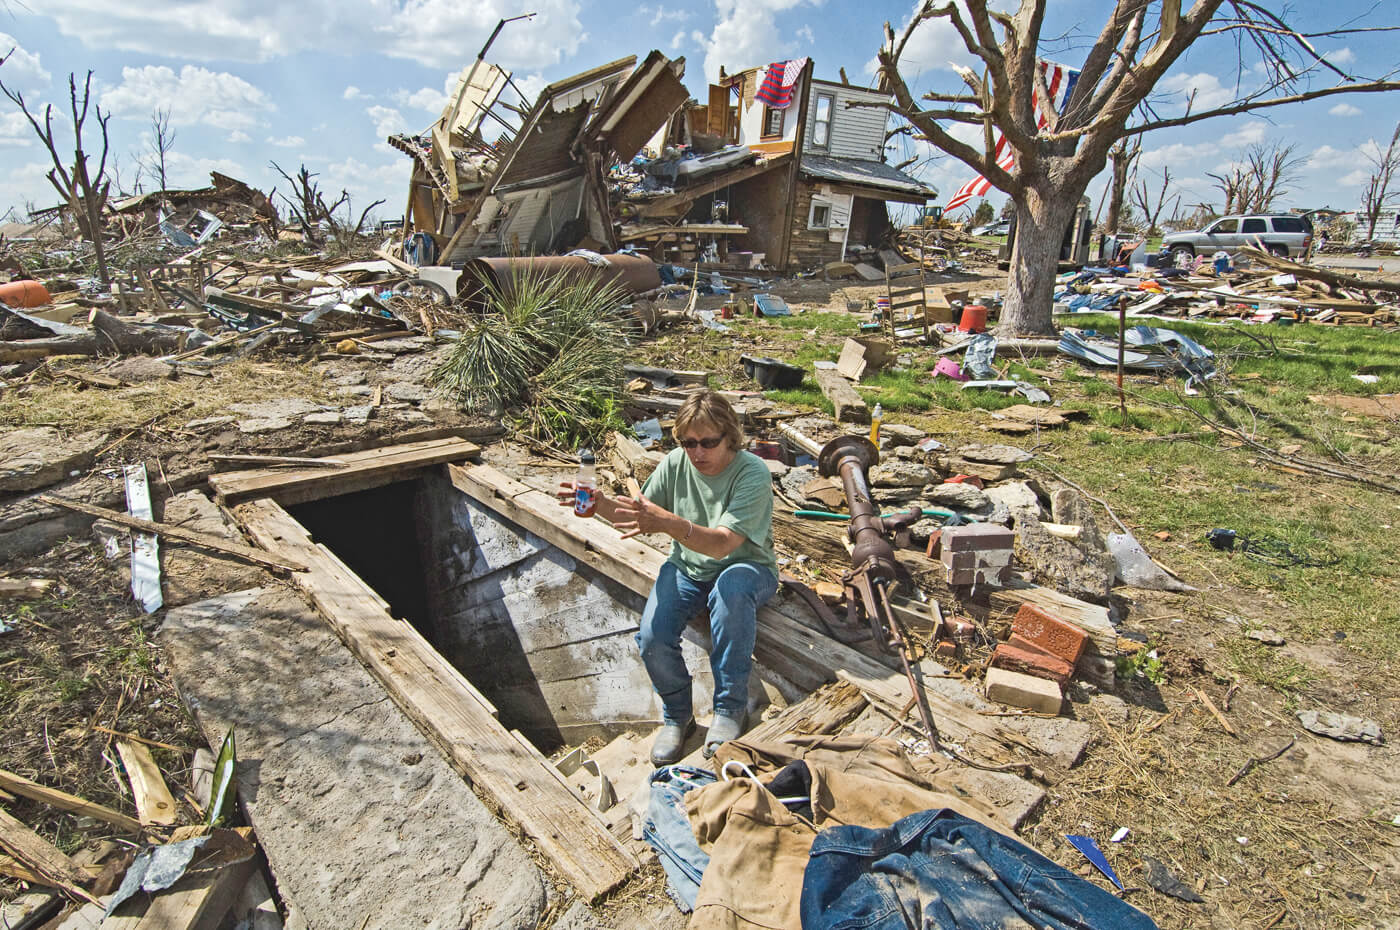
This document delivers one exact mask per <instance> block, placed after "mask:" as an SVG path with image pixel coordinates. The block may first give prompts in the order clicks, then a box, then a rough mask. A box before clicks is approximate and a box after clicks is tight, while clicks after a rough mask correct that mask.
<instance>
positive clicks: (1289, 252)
mask: <svg viewBox="0 0 1400 930" xmlns="http://www.w3.org/2000/svg"><path fill="white" fill-rule="evenodd" d="M1261 244H1262V246H1263V247H1264V250H1265V251H1267V252H1271V253H1273V254H1274V255H1281V256H1283V257H1285V258H1287V257H1289V256H1293V257H1295V258H1301V257H1302V256H1304V255H1306V254H1308V247H1309V246H1310V245H1312V226H1311V225H1310V224H1309V223H1308V221H1307V220H1305V219H1303V218H1302V217H1301V216H1295V215H1293V214H1292V213H1265V214H1256V215H1240V216H1222V217H1221V218H1220V219H1218V220H1216V221H1215V222H1214V223H1211V224H1210V225H1209V226H1207V227H1206V228H1205V229H1203V230H1201V231H1200V232H1179V233H1172V234H1171V235H1169V236H1163V237H1162V248H1164V249H1170V250H1171V251H1172V252H1174V253H1176V254H1177V255H1183V254H1184V255H1188V256H1195V255H1210V254H1212V253H1213V252H1216V251H1220V250H1224V251H1226V252H1234V251H1236V250H1237V249H1239V248H1240V246H1244V245H1252V246H1254V247H1255V248H1258V247H1259V246H1260V245H1261Z"/></svg>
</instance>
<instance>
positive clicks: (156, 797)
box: [117, 739, 178, 827]
mask: <svg viewBox="0 0 1400 930" xmlns="http://www.w3.org/2000/svg"><path fill="white" fill-rule="evenodd" d="M117 754H118V755H120V756H121V757H122V765H123V766H124V767H125V768H126V777H127V780H128V781H130V782H131V795H132V798H133V799H134V800H135V802H136V813H137V815H138V816H139V817H140V818H141V822H142V823H150V824H156V825H158V826H162V827H168V826H170V825H171V824H173V823H174V822H175V815H176V814H177V813H178V811H177V808H176V806H175V798H174V796H172V795H171V793H170V789H169V788H167V787H166V786H165V779H164V778H162V777H161V775H160V769H159V768H157V767H156V760H155V759H154V758H152V757H151V751H150V750H149V749H147V748H146V747H145V746H142V745H141V744H140V743H133V742H131V741H130V740H124V739H119V740H117Z"/></svg>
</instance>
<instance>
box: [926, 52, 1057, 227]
mask: <svg viewBox="0 0 1400 930" xmlns="http://www.w3.org/2000/svg"><path fill="white" fill-rule="evenodd" d="M1040 70H1041V71H1042V72H1044V74H1045V86H1046V88H1047V89H1048V90H1049V91H1050V102H1051V105H1052V106H1054V108H1055V112H1056V113H1059V114H1061V115H1063V114H1064V112H1065V105H1066V104H1067V103H1069V95H1070V94H1071V93H1073V92H1074V85H1075V83H1076V82H1077V81H1078V80H1079V72H1078V71H1076V70H1075V69H1073V68H1071V67H1069V66H1067V65H1061V64H1057V63H1055V62H1053V61H1045V60H1044V59H1041V61H1040ZM1033 103H1034V106H1035V113H1036V125H1037V127H1038V128H1040V129H1044V128H1045V124H1046V123H1047V122H1048V120H1047V119H1046V118H1045V112H1044V111H1043V110H1042V109H1041V106H1040V98H1039V95H1037V96H1036V97H1035V98H1034V100H1033ZM996 162H997V167H998V168H1000V169H1002V170H1003V171H1010V170H1011V169H1012V168H1013V167H1014V166H1015V164H1016V152H1015V151H1014V150H1013V149H1012V148H1011V146H1009V145H1007V144H1006V137H1005V136H1003V135H1002V134H1001V132H1000V131H998V132H997V144H996ZM991 189H992V182H991V181H988V180H987V179H986V178H984V177H982V176H981V175H980V174H979V175H978V176H977V177H975V178H973V179H972V180H971V181H968V182H967V183H966V184H964V185H963V186H962V187H960V188H958V192H957V193H956V194H954V195H953V199H952V200H949V201H948V205H947V206H945V207H944V208H943V212H944V213H951V212H953V211H954V210H956V209H957V208H958V207H961V206H963V205H964V204H966V203H967V202H968V201H969V200H971V199H972V198H973V197H985V196H987V192H988V191H989V190H991Z"/></svg>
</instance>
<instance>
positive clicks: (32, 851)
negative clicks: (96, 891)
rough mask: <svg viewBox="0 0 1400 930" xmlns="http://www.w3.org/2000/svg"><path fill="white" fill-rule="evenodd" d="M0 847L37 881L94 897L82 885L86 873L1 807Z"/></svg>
mask: <svg viewBox="0 0 1400 930" xmlns="http://www.w3.org/2000/svg"><path fill="white" fill-rule="evenodd" d="M0 849H3V850H5V852H7V853H9V854H10V855H11V856H13V857H14V859H15V860H16V861H17V862H18V863H19V864H20V866H22V867H23V868H24V869H26V870H28V871H29V872H32V873H33V874H34V875H36V876H38V878H37V880H38V881H39V882H41V883H43V884H45V885H48V886H49V887H50V888H57V889H59V890H60V891H63V892H65V893H67V894H70V895H72V896H74V897H76V898H81V899H83V900H86V901H91V900H93V899H92V896H91V895H89V894H88V893H87V892H86V891H84V890H83V889H82V887H81V886H82V885H85V884H87V882H88V881H89V876H88V875H86V874H84V873H83V871H82V870H81V869H79V868H78V866H77V865H76V864H75V863H74V862H73V860H72V859H69V858H68V857H67V856H65V855H64V854H63V853H62V852H60V851H59V850H58V848H57V847H55V846H54V845H53V844H52V843H50V842H49V841H48V840H46V839H44V838H43V837H42V836H40V835H39V834H37V833H35V832H34V831H33V830H31V829H29V828H28V827H26V826H25V825H24V824H23V823H21V822H20V821H18V820H16V819H15V818H14V817H11V816H10V815H9V813H7V812H6V811H4V810H0Z"/></svg>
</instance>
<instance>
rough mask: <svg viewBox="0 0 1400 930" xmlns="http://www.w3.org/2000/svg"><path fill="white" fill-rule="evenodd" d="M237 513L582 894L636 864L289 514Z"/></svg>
mask: <svg viewBox="0 0 1400 930" xmlns="http://www.w3.org/2000/svg"><path fill="white" fill-rule="evenodd" d="M237 515H238V519H239V521H240V523H242V524H243V526H244V527H245V528H246V529H247V530H248V532H249V533H250V534H251V535H252V536H253V538H254V539H255V540H257V541H258V542H259V543H260V544H261V545H263V546H264V547H265V548H267V549H269V550H270V551H273V552H277V553H282V554H285V555H288V556H291V557H294V558H296V559H298V560H300V561H302V562H304V563H305V564H306V565H307V566H308V567H309V571H307V572H306V573H304V574H299V575H298V576H297V577H296V579H295V582H296V584H297V586H298V587H299V588H301V589H302V591H304V592H305V593H306V594H307V595H308V596H309V597H310V598H311V600H312V602H313V603H314V604H315V605H316V607H317V609H318V610H319V611H320V612H321V614H322V616H324V617H325V618H326V620H327V621H328V622H329V623H330V624H331V626H332V627H333V628H334V629H335V630H336V632H337V634H338V635H339V636H340V638H341V639H342V640H343V641H344V642H345V644H346V645H347V646H349V648H350V650H351V651H352V652H354V653H355V655H356V656H357V657H358V658H359V660H360V661H361V662H362V663H364V665H365V667H366V668H368V669H369V671H370V672H371V673H372V674H373V675H374V676H375V677H376V678H377V679H378V680H379V681H380V682H381V683H382V684H383V685H384V687H385V689H386V690H387V691H388V693H389V695H390V696H391V697H392V698H393V699H394V702H395V703H396V704H398V706H399V707H400V709H402V710H403V712H404V713H405V714H406V715H407V716H408V717H409V719H411V720H412V721H413V722H414V723H415V724H416V725H417V726H418V728H419V729H420V730H421V731H422V732H423V733H424V735H426V736H427V737H428V738H429V739H430V740H432V741H433V742H434V743H435V744H436V745H437V746H438V748H439V749H440V750H441V751H442V752H443V754H444V755H445V756H446V758H447V760H448V761H449V762H450V763H451V764H452V766H453V767H454V768H455V769H456V770H457V771H458V772H459V773H460V774H462V775H463V776H464V777H466V778H467V779H469V780H470V781H471V782H472V784H473V785H475V786H476V787H477V788H478V789H479V790H480V791H481V793H482V794H484V795H485V796H486V797H487V798H488V799H489V803H491V804H493V805H494V806H496V807H497V808H498V809H499V810H500V811H501V812H502V814H504V815H505V817H506V818H507V819H508V820H510V821H512V822H513V823H515V824H516V825H518V826H519V827H520V829H521V830H522V831H523V832H524V833H525V834H526V835H527V836H529V837H530V839H532V840H533V841H534V842H535V844H536V845H537V846H538V848H539V849H540V851H541V852H542V853H544V854H545V855H546V856H547V857H548V858H549V859H550V860H551V861H552V862H553V863H554V865H555V866H556V867H557V868H558V869H559V871H560V872H561V873H562V874H563V875H564V876H565V877H566V878H567V879H568V880H569V881H570V882H571V883H572V884H573V885H574V886H575V887H577V888H578V889H579V890H580V891H581V892H582V893H583V894H584V896H585V897H586V898H587V899H589V900H594V899H596V898H598V897H600V896H602V895H603V894H606V893H607V892H608V891H610V890H612V889H613V888H615V887H617V885H619V884H620V883H621V882H622V881H623V880H624V879H626V877H627V876H628V875H629V874H630V873H631V872H632V870H633V869H635V868H636V867H637V860H636V858H635V857H634V856H633V855H632V854H631V853H629V852H628V851H627V850H625V849H623V848H622V846H620V845H619V844H618V842H617V841H616V840H615V839H614V838H613V837H612V836H611V835H610V834H609V833H608V831H607V828H606V826H605V825H604V824H603V822H602V821H600V820H599V819H598V818H596V817H595V816H593V815H592V814H591V813H590V812H589V811H588V810H587V809H586V808H584V807H583V806H582V805H580V804H579V803H578V802H577V800H576V799H575V798H574V797H573V795H572V794H571V793H570V792H569V790H568V789H567V787H566V786H565V785H563V784H562V783H561V782H560V781H559V780H558V779H557V778H555V777H554V776H552V775H551V774H550V772H549V771H547V770H546V769H544V768H542V767H541V766H540V765H539V764H538V762H537V760H536V759H535V758H534V757H533V756H532V754H531V753H529V752H528V751H526V750H525V749H524V748H523V747H522V746H521V743H520V742H519V741H518V740H517V739H516V738H515V737H514V736H513V735H512V734H511V733H510V731H508V730H507V729H505V728H504V727H503V726H501V724H500V722H499V721H497V720H496V718H495V717H494V716H493V713H494V708H492V707H491V705H490V704H489V703H488V702H487V701H486V699H485V698H483V697H482V696H481V695H480V693H479V692H477V691H476V689H475V688H473V687H472V686H471V685H470V684H469V683H468V682H467V680H466V679H465V678H463V677H462V675H461V674H460V673H459V672H458V671H457V670H456V669H455V668H453V667H452V666H451V665H450V664H448V663H447V661H446V660H445V659H443V657H442V656H441V655H439V654H438V653H437V651H436V650H434V649H433V648H432V646H431V645H429V644H428V642H427V641H426V640H424V639H423V637H422V636H421V635H420V634H419V633H418V632H417V631H416V630H415V629H414V628H413V627H412V626H411V625H410V624H409V623H408V622H407V621H404V620H397V619H395V618H394V617H392V616H391V615H390V614H389V612H388V610H387V608H386V605H385V604H384V601H383V600H382V599H381V598H380V597H379V596H378V595H377V594H375V593H374V591H373V590H372V589H370V588H369V587H368V586H367V585H366V584H365V583H364V582H363V581H362V580H360V579H359V578H358V577H356V576H355V575H354V573H352V572H351V571H350V570H349V569H348V568H346V567H345V566H344V565H343V564H342V563H341V562H340V560H339V559H337V558H336V557H335V556H334V555H333V554H332V553H331V552H330V551H329V550H327V549H325V548H324V547H323V546H318V545H316V544H315V543H313V542H312V541H311V539H310V537H309V536H308V535H307V533H306V531H305V529H303V528H302V526H301V525H300V524H299V523H297V522H296V520H294V519H293V518H292V517H291V515H290V514H288V513H287V512H286V511H285V510H283V509H282V508H281V507H280V506H279V505H278V504H276V503H274V502H272V501H267V500H261V501H253V502H250V503H248V504H245V505H243V506H242V507H240V508H239V509H238V511H237Z"/></svg>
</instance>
